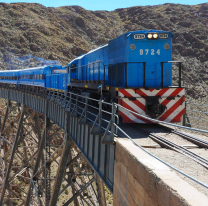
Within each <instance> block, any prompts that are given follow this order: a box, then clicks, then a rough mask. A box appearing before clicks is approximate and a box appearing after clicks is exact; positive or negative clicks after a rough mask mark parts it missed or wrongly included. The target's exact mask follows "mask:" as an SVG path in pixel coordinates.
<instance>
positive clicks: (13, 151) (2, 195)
mask: <svg viewBox="0 0 208 206" xmlns="http://www.w3.org/2000/svg"><path fill="white" fill-rule="evenodd" d="M24 112H25V107H24V106H23V107H22V113H21V117H20V120H19V125H18V130H17V133H16V137H15V141H14V144H13V148H12V154H11V157H10V161H9V165H8V168H7V172H6V177H5V180H4V183H3V186H2V191H1V199H0V205H2V203H3V199H4V195H5V191H6V189H7V188H8V180H9V174H10V170H11V166H12V161H13V158H14V155H15V152H16V149H17V143H18V138H19V135H20V131H21V129H22V123H23V118H24Z"/></svg>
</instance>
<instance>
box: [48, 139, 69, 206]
mask: <svg viewBox="0 0 208 206" xmlns="http://www.w3.org/2000/svg"><path fill="white" fill-rule="evenodd" d="M71 144H72V140H71V139H68V138H67V141H66V143H65V146H64V149H63V151H62V156H61V160H60V163H59V168H58V171H57V175H56V181H55V183H54V189H53V193H52V196H51V200H50V203H49V205H50V206H56V204H57V200H58V196H59V191H60V188H61V183H62V180H63V176H64V174H65V170H66V162H67V159H68V154H69V153H70V148H71Z"/></svg>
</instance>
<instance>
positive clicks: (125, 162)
mask: <svg viewBox="0 0 208 206" xmlns="http://www.w3.org/2000/svg"><path fill="white" fill-rule="evenodd" d="M113 201H114V205H115V206H122V205H125V206H128V205H129V206H133V205H139V206H158V205H164V206H179V205H180V206H182V205H183V206H185V205H194V206H205V205H206V206H207V205H208V197H207V196H205V195H204V194H202V193H200V192H199V191H198V190H197V189H195V188H194V187H192V186H191V185H189V184H188V183H187V182H185V181H184V180H183V179H181V178H180V177H179V176H178V175H177V174H176V173H175V172H173V171H171V169H170V168H169V167H168V166H166V165H165V164H163V163H162V162H160V161H159V160H157V159H155V158H154V157H152V156H150V155H149V154H147V153H146V152H145V151H143V150H142V149H140V148H139V147H137V146H136V145H134V144H133V143H132V142H131V141H130V140H127V139H117V140H116V152H115V168H114V192H113Z"/></svg>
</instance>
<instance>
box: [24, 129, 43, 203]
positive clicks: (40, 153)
mask: <svg viewBox="0 0 208 206" xmlns="http://www.w3.org/2000/svg"><path fill="white" fill-rule="evenodd" d="M44 146H45V129H44V131H43V135H42V137H41V139H40V143H39V148H38V154H37V159H36V162H35V167H34V169H33V175H34V174H35V173H36V172H37V171H38V167H39V165H40V160H41V157H42V154H43V148H44ZM31 190H32V180H31V182H30V187H29V191H28V194H27V198H26V204H25V205H26V206H29V205H30V195H31Z"/></svg>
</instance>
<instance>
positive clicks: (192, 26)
mask: <svg viewBox="0 0 208 206" xmlns="http://www.w3.org/2000/svg"><path fill="white" fill-rule="evenodd" d="M141 29H158V30H167V31H171V32H172V33H173V34H174V38H173V60H182V61H183V77H184V81H185V86H186V87H187V94H188V96H190V97H192V98H194V99H201V98H202V101H203V102H205V99H206V98H207V96H208V85H207V82H208V3H206V4H199V5H194V6H188V5H181V4H163V5H157V6H145V7H142V6H135V7H130V8H124V9H116V10H114V11H90V10H85V9H84V8H82V7H79V6H65V7H59V8H52V7H48V8H47V7H44V6H43V5H40V4H28V3H13V4H6V3H0V67H1V69H12V68H22V67H24V65H25V61H27V64H29V65H30V66H34V64H35V65H39V64H44V63H51V62H48V61H47V62H44V61H45V60H56V61H59V62H60V63H62V64H66V62H69V61H70V60H71V59H73V58H74V57H75V56H78V55H80V54H82V53H85V52H87V51H89V50H90V49H92V48H95V47H97V46H99V45H102V44H106V43H107V42H108V41H109V40H110V39H112V38H115V37H117V36H118V35H120V34H122V33H124V32H126V31H131V30H141ZM34 56H35V57H41V58H43V59H40V58H34ZM34 59H35V60H34ZM44 59H45V60H44ZM34 62H35V63H34ZM53 63H54V62H53ZM206 101H207V99H206Z"/></svg>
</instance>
